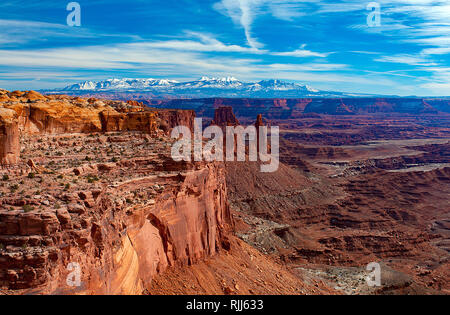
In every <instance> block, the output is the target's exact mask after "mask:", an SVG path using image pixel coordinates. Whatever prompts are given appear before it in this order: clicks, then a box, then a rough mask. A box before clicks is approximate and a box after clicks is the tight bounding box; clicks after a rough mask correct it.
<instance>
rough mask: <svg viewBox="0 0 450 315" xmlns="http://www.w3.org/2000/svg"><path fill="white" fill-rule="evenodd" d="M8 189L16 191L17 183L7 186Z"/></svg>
mask: <svg viewBox="0 0 450 315" xmlns="http://www.w3.org/2000/svg"><path fill="white" fill-rule="evenodd" d="M9 189H10V190H11V192H16V191H17V190H18V189H19V185H17V184H14V185H11V186H9Z"/></svg>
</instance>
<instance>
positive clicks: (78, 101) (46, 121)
mask: <svg viewBox="0 0 450 315" xmlns="http://www.w3.org/2000/svg"><path fill="white" fill-rule="evenodd" d="M194 118H195V112H194V111H184V110H168V109H161V110H155V109H154V110H151V109H148V108H145V107H143V105H142V104H140V103H137V102H128V103H125V102H120V101H108V100H103V101H102V100H97V99H94V98H90V99H82V98H79V97H68V96H65V95H53V96H43V95H41V94H39V93H37V92H34V91H28V92H21V91H14V92H8V91H6V90H1V93H0V134H1V135H0V137H1V142H0V159H1V164H2V165H9V164H16V163H17V162H18V159H19V151H20V145H19V138H20V134H27V135H31V134H43V133H45V134H62V133H92V132H114V131H117V132H119V131H142V132H145V133H148V134H152V135H156V134H158V132H159V131H160V130H162V131H163V132H165V133H169V132H170V130H171V129H172V128H174V127H175V126H178V125H183V126H188V127H189V128H190V129H193V122H194Z"/></svg>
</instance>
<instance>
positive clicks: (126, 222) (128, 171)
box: [0, 91, 233, 294]
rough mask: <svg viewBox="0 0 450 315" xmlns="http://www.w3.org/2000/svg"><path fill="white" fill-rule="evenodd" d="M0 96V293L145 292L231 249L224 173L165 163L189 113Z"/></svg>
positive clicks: (216, 167) (215, 166)
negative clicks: (177, 270) (176, 271)
mask: <svg viewBox="0 0 450 315" xmlns="http://www.w3.org/2000/svg"><path fill="white" fill-rule="evenodd" d="M0 96H2V97H3V99H2V101H3V102H4V103H2V104H1V107H0V140H1V143H0V144H1V145H0V156H1V159H2V160H1V161H2V164H16V165H15V166H14V167H13V168H8V169H6V168H4V169H0V172H1V174H2V175H3V176H4V179H3V180H4V181H7V182H6V185H2V186H1V187H2V188H1V189H0V190H2V191H0V290H3V291H5V290H6V291H8V294H9V293H11V294H49V293H51V294H145V293H146V290H147V289H148V288H149V287H150V284H151V282H152V279H153V277H154V276H156V275H159V274H161V273H163V272H164V271H165V270H166V269H167V268H169V267H180V266H187V265H192V264H195V263H198V262H199V261H202V260H203V259H205V258H207V257H211V256H214V255H216V254H217V253H218V252H219V251H222V250H227V249H229V241H228V237H227V235H228V234H229V233H230V231H231V230H232V227H233V222H232V218H231V214H230V211H229V207H228V203H227V199H226V198H227V186H226V182H225V175H224V172H225V171H224V165H223V164H222V163H203V162H198V163H186V162H180V163H178V162H175V161H173V159H172V157H171V154H170V153H171V152H170V141H171V139H170V138H169V137H168V136H167V135H168V132H169V131H170V129H171V128H173V127H175V126H176V125H178V124H183V125H186V126H190V127H192V126H193V119H194V117H195V113H194V112H192V111H182V110H142V108H141V109H139V108H140V106H135V105H136V104H130V103H126V104H124V103H121V102H119V104H117V103H114V102H113V101H110V102H109V101H105V102H103V101H99V100H95V99H89V100H84V99H79V98H69V97H66V96H52V97H48V98H47V97H44V96H42V95H40V94H38V93H31V92H27V93H25V92H19V91H17V92H11V93H9V92H8V93H3V94H1V95H0ZM138 105H139V104H138ZM113 106H114V107H113ZM162 126H163V127H162ZM111 131H112V132H117V133H114V134H109V135H105V134H104V132H111ZM149 134H150V135H149ZM19 140H20V141H21V142H22V143H21V144H20V143H19ZM20 145H22V156H20V153H21V152H20ZM99 150H102V153H103V154H99ZM53 155H55V156H53ZM112 155H114V158H111V156H112ZM33 159H35V160H33ZM35 161H36V162H35ZM83 163H85V164H83ZM6 175H8V176H7V177H6ZM14 184H15V185H14ZM19 187H20V190H21V191H18V189H19ZM37 188H38V191H35V190H36V189H37ZM3 190H4V191H3ZM24 191H26V194H23V192H24ZM78 272H79V275H80V280H81V283H80V285H77V275H78Z"/></svg>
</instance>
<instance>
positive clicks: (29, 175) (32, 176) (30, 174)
mask: <svg viewBox="0 0 450 315" xmlns="http://www.w3.org/2000/svg"><path fill="white" fill-rule="evenodd" d="M35 177H36V174H34V173H33V172H30V173H28V178H30V179H33V178H35Z"/></svg>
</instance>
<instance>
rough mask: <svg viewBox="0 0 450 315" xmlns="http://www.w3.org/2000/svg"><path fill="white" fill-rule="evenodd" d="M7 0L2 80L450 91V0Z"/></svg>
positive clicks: (1, 21)
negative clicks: (377, 12)
mask: <svg viewBox="0 0 450 315" xmlns="http://www.w3.org/2000/svg"><path fill="white" fill-rule="evenodd" d="M69 2H70V1H61V0H52V1H46V0H43V1H31V0H27V1H11V0H4V1H2V2H1V3H0V87H2V88H6V89H11V90H12V89H45V88H57V87H63V86H66V85H68V84H71V83H76V82H80V81H84V80H103V79H107V78H168V79H176V80H180V81H185V80H191V79H197V78H199V77H201V76H204V75H205V76H216V77H217V76H234V77H237V78H238V79H240V80H242V81H255V80H261V79H268V78H275V79H284V80H288V81H295V82H299V83H305V84H308V85H310V86H312V87H314V88H317V89H324V90H337V91H347V92H363V93H364V92H366V93H379V94H397V95H430V96H439V95H450V1H449V0H396V1H386V0H379V1H377V3H379V4H380V6H381V26H377V27H369V26H368V25H367V16H368V14H369V13H370V11H368V10H367V5H368V4H369V3H370V2H371V1H361V0H341V1H331V0H320V1H319V0H307V1H296V0H270V1H269V0H210V1H207V0H196V1H191V0H161V1H155V0H127V1H122V0H121V1H118V0H110V1H107V0H98V1H95V0H80V1H78V3H79V4H80V5H81V27H69V26H68V25H67V24H66V19H67V15H68V14H69V13H70V12H68V11H67V10H66V6H67V4H68V3H69Z"/></svg>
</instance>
